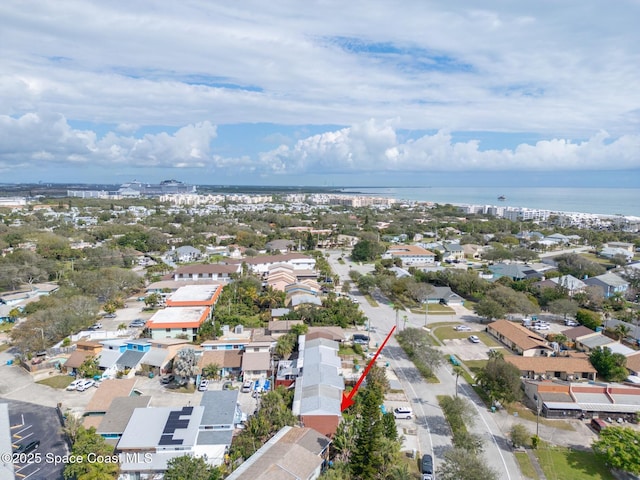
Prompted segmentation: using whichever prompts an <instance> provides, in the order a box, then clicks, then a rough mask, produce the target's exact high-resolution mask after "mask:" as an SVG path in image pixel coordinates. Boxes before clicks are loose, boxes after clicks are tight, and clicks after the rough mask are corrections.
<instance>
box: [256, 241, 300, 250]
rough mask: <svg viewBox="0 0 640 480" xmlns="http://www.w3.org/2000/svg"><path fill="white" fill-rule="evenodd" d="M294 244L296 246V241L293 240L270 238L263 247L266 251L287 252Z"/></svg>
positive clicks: (292, 248)
mask: <svg viewBox="0 0 640 480" xmlns="http://www.w3.org/2000/svg"><path fill="white" fill-rule="evenodd" d="M295 246H296V242H294V241H293V240H287V239H277V240H271V241H270V242H267V243H266V244H265V246H264V247H265V249H266V250H267V252H272V253H287V252H290V251H291V250H294V249H295Z"/></svg>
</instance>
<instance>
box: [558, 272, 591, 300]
mask: <svg viewBox="0 0 640 480" xmlns="http://www.w3.org/2000/svg"><path fill="white" fill-rule="evenodd" d="M549 281H551V282H552V283H554V284H555V285H556V286H559V287H561V288H563V289H564V290H566V292H567V293H568V295H569V296H570V297H573V296H574V295H575V294H576V293H580V292H583V291H584V289H585V288H586V287H587V284H586V283H584V282H583V281H582V280H580V279H578V278H576V277H574V276H573V275H562V276H560V277H555V278H550V279H549Z"/></svg>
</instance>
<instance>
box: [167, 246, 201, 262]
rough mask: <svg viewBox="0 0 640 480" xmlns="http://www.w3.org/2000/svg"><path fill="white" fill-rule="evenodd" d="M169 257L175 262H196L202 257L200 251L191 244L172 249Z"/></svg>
mask: <svg viewBox="0 0 640 480" xmlns="http://www.w3.org/2000/svg"><path fill="white" fill-rule="evenodd" d="M170 257H171V258H172V259H173V261H174V262H176V263H189V262H197V261H198V260H200V259H201V258H202V252H201V251H200V250H198V249H197V248H194V247H191V246H183V247H178V248H176V249H174V250H172V251H171V253H170Z"/></svg>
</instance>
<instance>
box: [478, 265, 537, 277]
mask: <svg viewBox="0 0 640 480" xmlns="http://www.w3.org/2000/svg"><path fill="white" fill-rule="evenodd" d="M489 271H491V273H492V274H493V279H494V280H497V279H498V278H501V277H508V278H510V279H511V280H516V281H517V280H526V279H529V278H543V275H542V274H541V273H539V272H538V271H536V270H534V269H533V268H531V266H529V265H525V264H521V263H496V264H494V265H489Z"/></svg>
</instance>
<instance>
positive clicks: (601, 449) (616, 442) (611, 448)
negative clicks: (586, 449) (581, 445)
mask: <svg viewBox="0 0 640 480" xmlns="http://www.w3.org/2000/svg"><path fill="white" fill-rule="evenodd" d="M592 447H593V451H594V452H595V454H596V455H597V456H598V457H600V458H601V459H602V460H603V461H604V462H605V463H606V464H607V465H608V466H609V467H611V468H616V469H618V470H624V471H625V472H629V473H634V474H638V473H640V432H638V431H637V430H634V429H633V428H629V427H607V428H603V429H602V430H601V431H600V438H599V439H598V440H596V441H595V442H593V445H592Z"/></svg>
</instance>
